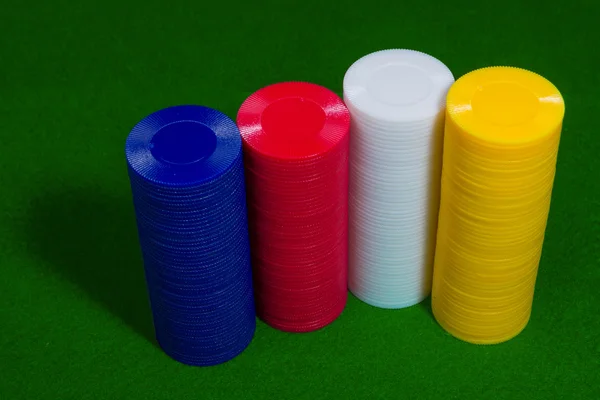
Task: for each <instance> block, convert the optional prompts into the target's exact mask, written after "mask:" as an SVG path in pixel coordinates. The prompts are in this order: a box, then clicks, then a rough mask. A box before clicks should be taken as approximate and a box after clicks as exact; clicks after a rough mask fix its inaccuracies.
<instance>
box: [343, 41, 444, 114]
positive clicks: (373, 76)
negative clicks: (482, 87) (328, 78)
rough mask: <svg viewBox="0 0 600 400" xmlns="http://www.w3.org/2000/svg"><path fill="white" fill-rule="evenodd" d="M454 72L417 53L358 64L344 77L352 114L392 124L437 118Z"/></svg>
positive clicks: (396, 52) (382, 54)
mask: <svg viewBox="0 0 600 400" xmlns="http://www.w3.org/2000/svg"><path fill="white" fill-rule="evenodd" d="M453 82H454V77H453V76H452V72H450V70H449V69H448V67H446V66H445V65H444V64H443V63H442V62H441V61H439V60H437V59H436V58H434V57H432V56H430V55H427V54H425V53H421V52H418V51H414V50H400V49H392V50H382V51H378V52H375V53H371V54H368V55H366V56H364V57H362V58H360V59H359V60H357V61H356V62H355V63H354V64H352V66H351V67H350V68H349V69H348V71H347V72H346V75H345V76H344V98H345V99H346V100H347V101H346V104H347V105H348V107H349V108H350V111H351V112H356V113H358V114H361V115H364V116H366V117H368V118H372V119H375V120H382V121H389V122H405V121H406V122H408V121H417V120H422V119H424V118H432V117H435V116H436V115H437V114H438V113H439V112H440V109H442V108H443V107H444V103H445V101H446V93H447V88H448V87H449V86H450V85H451V84H452V83H453Z"/></svg>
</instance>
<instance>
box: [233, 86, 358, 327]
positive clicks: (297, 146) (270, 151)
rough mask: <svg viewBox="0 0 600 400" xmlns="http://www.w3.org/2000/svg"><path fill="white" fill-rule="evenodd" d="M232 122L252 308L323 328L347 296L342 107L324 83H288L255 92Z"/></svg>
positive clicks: (281, 321)
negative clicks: (240, 159)
mask: <svg viewBox="0 0 600 400" xmlns="http://www.w3.org/2000/svg"><path fill="white" fill-rule="evenodd" d="M237 123H238V125H239V127H240V131H241V135H242V138H243V141H244V153H245V156H244V164H245V168H246V179H247V182H248V196H247V197H248V212H249V226H250V232H251V243H252V264H253V269H254V282H255V296H256V304H257V314H258V316H259V317H260V318H261V319H262V320H263V321H265V322H266V323H267V324H269V325H270V326H272V327H275V328H277V329H280V330H283V331H289V332H307V331H313V330H317V329H320V328H322V327H324V326H326V325H328V324H330V323H331V322H333V321H334V320H335V319H336V318H337V317H338V316H339V315H340V314H341V312H342V311H343V309H344V307H345V304H346V299H347V263H348V260H347V257H348V236H347V228H348V221H347V218H348V217H347V213H348V206H347V204H348V145H349V144H348V142H349V135H348V131H349V124H350V119H349V115H348V110H347V109H346V107H345V106H344V104H343V103H342V101H341V99H340V98H339V97H338V96H337V95H336V94H335V93H333V92H331V91H330V90H328V89H325V88H323V87H321V86H318V85H315V84H310V83H301V82H286V83H278V84H274V85H271V86H267V87H265V88H263V89H261V90H259V91H257V92H255V93H254V94H252V95H251V96H250V97H249V98H248V99H247V100H246V101H245V102H244V103H243V104H242V106H241V108H240V110H239V112H238V116H237Z"/></svg>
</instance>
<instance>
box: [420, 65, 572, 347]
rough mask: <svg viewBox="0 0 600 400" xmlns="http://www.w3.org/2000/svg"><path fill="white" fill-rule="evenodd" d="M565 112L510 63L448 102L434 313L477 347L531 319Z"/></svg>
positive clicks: (474, 76)
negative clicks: (509, 65) (476, 344)
mask: <svg viewBox="0 0 600 400" xmlns="http://www.w3.org/2000/svg"><path fill="white" fill-rule="evenodd" d="M564 112H565V108H564V103H563V99H562V97H561V95H560V93H559V91H558V89H556V87H554V85H552V84H551V83H550V82H548V81H547V80H546V79H544V78H542V77H541V76H539V75H537V74H534V73H532V72H529V71H526V70H523V69H518V68H509V67H492V68H484V69H480V70H476V71H473V72H471V73H469V74H467V75H465V76H463V77H461V78H460V79H458V80H457V81H456V84H455V85H454V86H453V87H452V88H451V89H450V92H449V94H448V103H447V117H446V130H445V142H444V157H443V162H444V167H443V174H442V196H441V208H440V218H439V231H438V240H437V242H438V244H437V253H436V257H435V268H434V280H433V292H432V308H433V313H434V315H435V318H436V319H437V321H438V322H439V323H440V325H441V326H442V327H443V328H445V329H446V330H447V331H448V332H450V333H451V334H452V335H454V336H456V337H457V338H460V339H462V340H465V341H467V342H471V343H478V344H493V343H500V342H504V341H506V340H509V339H511V338H513V337H514V336H516V335H518V334H519V333H520V332H521V331H522V330H523V329H524V328H525V326H526V325H527V323H528V321H529V317H530V314H531V308H532V301H533V293H534V287H535V282H536V277H537V271H538V265H539V261H540V255H541V251H542V244H543V241H544V232H545V229H546V221H547V218H548V212H549V208H550V198H551V194H552V187H553V182H554V174H555V169H556V160H557V153H558V147H559V141H560V135H561V127H562V120H563V116H564Z"/></svg>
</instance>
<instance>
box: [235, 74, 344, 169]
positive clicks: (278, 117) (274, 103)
mask: <svg viewBox="0 0 600 400" xmlns="http://www.w3.org/2000/svg"><path fill="white" fill-rule="evenodd" d="M237 124H238V126H239V128H240V132H241V135H242V138H243V140H244V142H245V143H246V145H248V146H250V147H251V148H252V149H253V150H254V151H256V152H258V153H260V154H262V155H264V156H267V157H272V158H277V159H283V160H299V159H305V158H311V157H314V156H319V155H322V154H324V153H327V152H329V151H330V150H331V149H333V148H334V147H336V145H338V143H340V142H341V141H342V140H343V139H344V138H345V136H346V135H347V133H348V129H349V126H350V115H349V113H348V110H347V108H346V106H345V105H344V103H343V102H342V101H341V99H340V98H339V97H338V96H337V95H336V94H335V93H333V92H332V91H330V90H329V89H326V88H324V87H322V86H319V85H315V84H312V83H305V82H283V83H276V84H273V85H270V86H267V87H265V88H262V89H260V90H258V91H257V92H255V93H254V94H252V95H251V96H250V97H248V99H246V101H244V103H243V104H242V106H241V107H240V110H239V112H238V115H237Z"/></svg>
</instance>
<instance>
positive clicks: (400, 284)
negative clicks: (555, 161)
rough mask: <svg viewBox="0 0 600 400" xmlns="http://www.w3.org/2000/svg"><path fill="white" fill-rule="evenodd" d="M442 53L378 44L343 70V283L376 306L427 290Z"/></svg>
mask: <svg viewBox="0 0 600 400" xmlns="http://www.w3.org/2000/svg"><path fill="white" fill-rule="evenodd" d="M453 82H454V78H453V76H452V73H451V72H450V70H449V69H448V68H447V67H446V66H445V65H444V64H443V63H442V62H440V61H439V60H437V59H435V58H434V57H432V56H429V55H427V54H424V53H420V52H417V51H412V50H399V49H392V50H383V51H378V52H375V53H371V54H369V55H366V56H364V57H362V58H361V59H359V60H358V61H356V62H355V63H354V64H352V66H351V67H350V68H349V69H348V71H347V72H346V74H345V76H344V82H343V89H344V101H345V103H346V106H347V107H348V109H349V111H350V115H351V128H350V129H351V138H352V140H351V144H350V154H351V159H350V190H349V213H350V225H349V236H350V239H349V240H350V246H349V247H350V254H349V282H348V285H349V288H350V291H351V292H352V293H353V294H354V295H355V296H356V297H358V298H359V299H361V300H362V301H364V302H366V303H368V304H370V305H373V306H376V307H381V308H403V307H409V306H412V305H414V304H417V303H419V302H421V301H422V300H423V299H425V298H426V297H427V296H428V295H429V293H430V290H431V276H432V266H433V256H434V242H435V232H436V227H437V211H438V206H439V176H440V170H441V158H442V136H443V118H444V109H445V98H446V94H447V92H448V89H449V88H450V86H451V85H452V83H453Z"/></svg>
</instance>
